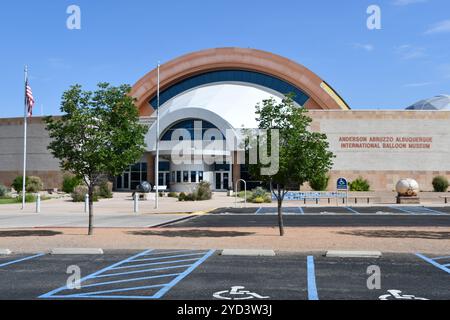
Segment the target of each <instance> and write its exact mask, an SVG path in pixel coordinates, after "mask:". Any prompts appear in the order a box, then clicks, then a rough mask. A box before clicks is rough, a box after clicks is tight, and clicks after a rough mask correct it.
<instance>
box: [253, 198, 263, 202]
mask: <svg viewBox="0 0 450 320" xmlns="http://www.w3.org/2000/svg"><path fill="white" fill-rule="evenodd" d="M252 202H253V203H264V202H265V200H264V198H263V197H256V198H254V199H253V200H252Z"/></svg>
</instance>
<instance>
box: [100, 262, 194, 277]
mask: <svg viewBox="0 0 450 320" xmlns="http://www.w3.org/2000/svg"><path fill="white" fill-rule="evenodd" d="M189 266H190V264H185V265H177V266H170V267H164V268H153V269H144V270H136V271H128V272H117V273H107V274H101V275H97V276H95V277H94V278H96V279H97V278H106V277H113V276H123V275H127V274H136V273H143V272H149V271H162V270H171V269H178V268H186V267H189Z"/></svg>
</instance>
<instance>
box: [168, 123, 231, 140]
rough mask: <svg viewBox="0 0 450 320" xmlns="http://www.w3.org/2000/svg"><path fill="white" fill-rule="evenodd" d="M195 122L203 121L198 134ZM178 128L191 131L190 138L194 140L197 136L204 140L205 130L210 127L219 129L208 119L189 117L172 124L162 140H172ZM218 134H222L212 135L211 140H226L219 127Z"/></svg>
mask: <svg viewBox="0 0 450 320" xmlns="http://www.w3.org/2000/svg"><path fill="white" fill-rule="evenodd" d="M195 122H200V123H201V130H202V131H201V132H198V134H195ZM178 129H184V130H186V131H187V132H189V135H190V139H191V140H194V139H196V138H197V137H200V138H201V139H202V140H203V137H204V135H205V132H206V131H207V130H208V129H217V128H216V126H214V125H213V124H212V123H210V122H208V121H204V120H199V119H188V120H183V121H180V122H178V123H176V124H174V125H173V126H171V127H170V128H169V129H167V130H166V131H165V132H164V134H163V135H162V138H161V140H162V141H171V140H172V135H173V133H174V131H175V130H178ZM217 134H218V135H220V136H219V137H214V136H212V137H211V140H212V141H214V140H215V139H217V138H219V139H222V140H225V137H224V136H223V134H222V133H221V132H220V130H219V129H217ZM179 140H180V141H182V140H183V139H182V137H180V138H179Z"/></svg>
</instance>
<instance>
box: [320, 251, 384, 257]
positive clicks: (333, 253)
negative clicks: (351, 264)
mask: <svg viewBox="0 0 450 320" xmlns="http://www.w3.org/2000/svg"><path fill="white" fill-rule="evenodd" d="M381 255H382V254H381V252H380V251H345V250H342V251H339V250H331V251H327V253H326V255H325V256H326V257H327V258H380V257H381Z"/></svg>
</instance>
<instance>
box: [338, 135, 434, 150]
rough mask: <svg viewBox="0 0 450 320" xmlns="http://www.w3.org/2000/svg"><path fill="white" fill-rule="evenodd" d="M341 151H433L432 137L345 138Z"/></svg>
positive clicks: (340, 141) (340, 138)
mask: <svg viewBox="0 0 450 320" xmlns="http://www.w3.org/2000/svg"><path fill="white" fill-rule="evenodd" d="M339 143H340V146H341V149H431V145H432V143H433V138H432V137H393V136H382V137H380V136H343V137H339Z"/></svg>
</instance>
